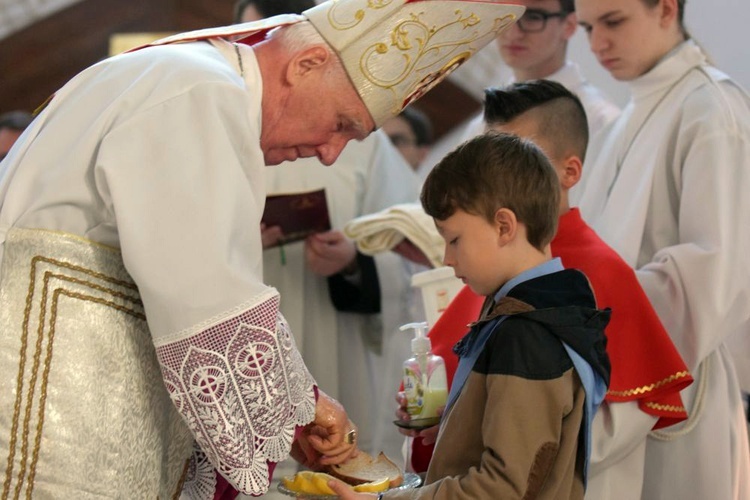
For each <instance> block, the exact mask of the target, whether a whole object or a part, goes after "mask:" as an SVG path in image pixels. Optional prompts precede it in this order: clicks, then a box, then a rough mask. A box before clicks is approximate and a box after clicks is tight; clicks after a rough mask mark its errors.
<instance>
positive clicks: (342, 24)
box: [328, 0, 393, 31]
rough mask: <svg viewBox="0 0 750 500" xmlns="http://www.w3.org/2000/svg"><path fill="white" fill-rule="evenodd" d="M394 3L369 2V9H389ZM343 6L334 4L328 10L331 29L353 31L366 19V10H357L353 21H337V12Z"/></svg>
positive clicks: (371, 0)
mask: <svg viewBox="0 0 750 500" xmlns="http://www.w3.org/2000/svg"><path fill="white" fill-rule="evenodd" d="M392 2H393V0H367V8H368V9H373V10H377V9H382V8H385V7H388V5H390V4H391V3H392ZM340 5H341V4H340V3H339V2H334V3H333V5H332V6H331V8H330V9H329V10H328V22H329V23H330V25H331V27H332V28H333V29H335V30H339V31H345V30H348V29H352V28H354V27H355V26H357V25H358V24H359V23H361V22H362V20H363V19H364V18H365V15H366V12H365V10H364V9H357V10H356V11H355V12H354V15H353V16H352V19H351V20H350V21H343V20H341V21H340V20H337V19H335V17H336V10H337V9H338V7H339V6H340Z"/></svg>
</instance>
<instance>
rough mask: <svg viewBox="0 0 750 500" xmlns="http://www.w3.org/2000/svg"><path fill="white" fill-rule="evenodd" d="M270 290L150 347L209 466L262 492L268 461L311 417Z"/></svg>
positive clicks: (280, 455) (296, 358) (282, 453)
mask: <svg viewBox="0 0 750 500" xmlns="http://www.w3.org/2000/svg"><path fill="white" fill-rule="evenodd" d="M278 306H279V297H278V294H277V293H276V292H275V290H270V291H269V292H268V293H266V294H263V295H261V296H259V297H257V300H256V301H254V304H253V305H250V306H249V307H248V308H247V309H245V310H244V311H243V312H241V313H239V314H237V315H232V316H230V317H228V318H226V319H223V320H221V321H219V322H217V323H215V324H213V325H212V326H210V327H207V328H205V329H203V330H202V331H200V332H198V333H197V334H195V335H191V336H189V337H187V338H185V339H184V340H181V341H177V342H172V343H169V344H166V345H163V346H160V347H158V348H157V355H158V358H159V362H160V363H161V366H162V372H163V375H164V380H165V381H166V384H167V388H168V390H169V393H170V396H171V397H172V401H173V402H174V404H175V406H176V407H177V408H178V410H179V411H180V413H181V414H182V415H183V417H184V418H185V419H186V421H187V423H188V426H189V427H190V430H191V431H192V432H193V434H194V435H195V437H196V440H197V442H198V444H199V445H200V447H201V449H202V450H203V451H204V452H205V453H206V455H207V456H208V458H209V460H210V461H211V463H213V464H214V465H215V466H216V468H217V469H218V470H219V471H220V472H221V473H222V474H223V475H224V476H225V477H226V478H227V479H228V480H229V481H230V482H231V483H232V484H233V485H235V486H237V487H238V488H239V489H240V490H241V491H243V492H245V493H255V494H258V493H262V492H264V491H266V490H267V489H268V484H269V483H268V481H269V473H268V467H267V462H268V461H271V462H280V461H282V460H284V459H285V458H286V457H287V456H288V455H289V450H290V448H291V444H292V440H293V439H294V431H295V427H296V426H297V425H304V424H306V423H308V422H310V421H311V420H312V419H313V417H314V416H315V399H314V394H313V380H312V377H311V376H310V375H309V373H308V372H307V369H306V368H305V365H304V363H303V361H302V358H301V356H300V355H299V352H298V351H297V349H296V347H295V345H294V339H293V337H292V335H291V332H290V331H289V328H288V326H287V324H286V321H285V320H284V318H283V317H282V316H281V315H280V314H279V313H278Z"/></svg>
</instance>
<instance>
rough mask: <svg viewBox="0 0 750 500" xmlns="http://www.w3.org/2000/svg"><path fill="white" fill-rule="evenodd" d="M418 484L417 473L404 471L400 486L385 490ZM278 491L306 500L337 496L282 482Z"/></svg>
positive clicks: (395, 489)
mask: <svg viewBox="0 0 750 500" xmlns="http://www.w3.org/2000/svg"><path fill="white" fill-rule="evenodd" d="M420 484H422V478H421V477H419V475H418V474H415V473H413V472H406V473H404V482H403V483H401V486H397V487H396V488H391V489H389V490H386V491H398V490H408V489H411V488H416V487H417V486H419V485H420ZM279 491H280V492H282V493H283V494H285V495H288V496H290V497H298V498H305V499H307V500H332V499H334V498H338V495H311V494H309V493H300V492H298V491H292V490H290V489H289V488H287V487H286V486H284V483H279Z"/></svg>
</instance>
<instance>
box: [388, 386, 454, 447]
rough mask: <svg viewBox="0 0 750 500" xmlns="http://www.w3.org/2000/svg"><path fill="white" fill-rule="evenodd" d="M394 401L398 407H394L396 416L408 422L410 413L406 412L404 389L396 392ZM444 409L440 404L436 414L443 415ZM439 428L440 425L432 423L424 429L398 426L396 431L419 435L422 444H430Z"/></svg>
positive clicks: (435, 438)
mask: <svg viewBox="0 0 750 500" xmlns="http://www.w3.org/2000/svg"><path fill="white" fill-rule="evenodd" d="M396 402H397V403H398V409H396V417H397V418H398V419H399V420H401V421H404V422H408V421H409V420H411V415H409V414H408V413H407V412H406V394H405V393H404V391H399V392H397V393H396ZM444 411H445V406H441V407H439V408H438V409H437V414H438V415H440V416H443V412H444ZM439 430H440V425H439V424H438V425H433V426H432V427H427V428H426V429H421V430H417V429H404V428H403V427H399V428H398V431H399V432H400V433H401V434H403V435H404V436H409V437H421V438H422V444H432V443H434V442H435V441H436V440H437V435H438V431H439Z"/></svg>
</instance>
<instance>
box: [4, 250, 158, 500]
mask: <svg viewBox="0 0 750 500" xmlns="http://www.w3.org/2000/svg"><path fill="white" fill-rule="evenodd" d="M41 264H49V265H51V266H55V267H57V268H58V269H63V270H68V271H73V272H78V273H81V274H83V275H87V276H90V277H92V278H95V279H98V280H100V281H103V282H105V283H110V284H112V285H114V286H119V287H121V288H125V289H128V290H132V291H134V292H135V295H129V294H127V293H122V292H120V291H118V290H116V289H114V288H107V287H104V286H101V285H99V284H97V283H95V282H93V281H88V280H82V279H79V278H75V277H73V276H68V275H64V274H57V273H53V272H51V271H49V270H47V271H45V272H44V275H43V279H42V283H43V287H42V290H41V300H40V309H39V325H38V327H37V339H36V343H35V346H34V353H33V357H32V361H33V365H32V369H31V373H30V377H29V381H28V382H29V386H28V391H27V394H28V395H27V398H26V404H25V411H24V417H23V427H22V432H21V437H22V441H21V451H20V453H21V460H20V464H19V471H18V473H17V478H18V483H17V484H16V487H15V491H14V494H15V497H16V498H19V497H20V494H21V489H22V487H23V484H24V481H25V479H24V478H25V476H26V468H27V462H28V448H29V437H30V433H31V430H30V427H31V414H32V408H33V406H34V393H35V392H36V385H37V378H38V377H39V376H40V365H42V366H41V385H40V396H39V405H38V406H39V408H38V415H37V416H38V420H37V425H36V429H35V430H36V434H35V436H34V447H33V449H32V459H31V464H30V466H29V472H28V476H27V480H28V487H27V492H26V493H27V495H26V496H27V497H28V498H31V496H32V491H33V485H34V477H35V475H36V464H37V461H38V457H39V451H40V448H41V437H42V429H43V424H44V407H45V401H46V397H47V383H48V380H49V371H50V366H51V362H52V356H53V347H54V334H55V324H56V318H57V304H58V302H59V300H60V296H67V297H70V298H75V299H78V300H85V301H90V302H96V303H99V304H102V305H105V306H107V307H112V308H114V309H116V310H118V311H120V312H124V313H126V314H129V315H131V316H134V317H136V318H138V319H140V320H144V321H145V319H146V318H145V315H144V314H143V312H142V309H140V308H141V307H142V303H141V301H140V298H139V296H138V294H137V287H136V286H135V284H133V283H132V282H128V281H123V280H121V279H117V278H114V277H111V276H107V275H105V274H103V273H100V272H97V271H94V270H91V269H87V268H83V267H80V266H76V265H73V264H70V263H67V262H64V261H60V260H56V259H50V258H47V257H43V256H35V257H33V258H32V259H31V261H30V266H29V288H28V293H27V296H26V304H25V306H24V313H23V314H24V316H23V325H22V334H21V348H20V358H19V371H18V377H17V388H18V390H17V393H16V401H15V404H14V414H13V419H12V424H11V436H10V442H9V454H8V466H7V468H6V475H5V481H4V484H3V498H7V497H8V495H9V493H10V484H11V480H12V477H13V465H14V460H13V459H14V456H15V451H16V446H17V443H16V436H17V432H18V427H19V423H20V414H21V411H22V407H23V404H22V399H23V392H24V391H23V384H24V372H25V368H26V359H27V349H28V346H29V334H30V332H29V324H30V322H31V310H32V306H33V303H34V296H35V295H36V293H37V290H36V279H37V278H36V276H37V271H38V270H39V267H40V265H41ZM52 279H57V280H59V281H61V282H63V283H64V282H68V283H72V284H76V285H79V286H82V287H85V288H90V289H92V290H96V291H98V292H101V293H105V294H108V295H110V296H113V297H117V298H119V299H121V300H123V301H125V302H130V303H132V304H133V306H135V307H136V309H132V308H129V307H124V306H122V305H120V304H117V303H115V302H112V301H108V300H105V299H102V298H100V297H95V296H88V295H84V294H81V293H79V292H74V291H71V290H66V289H64V288H60V287H58V288H55V289H53V290H52V299H51V301H50V303H51V306H50V323H49V325H48V326H49V332H48V333H47V335H46V338H45V326H47V325H46V313H47V301H48V300H49V299H48V297H49V295H50V294H49V290H50V282H51V280H52ZM45 340H46V349H45V348H44V344H45ZM45 351H46V352H45ZM43 352H44V363H43V364H42V363H41V358H42V354H43Z"/></svg>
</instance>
